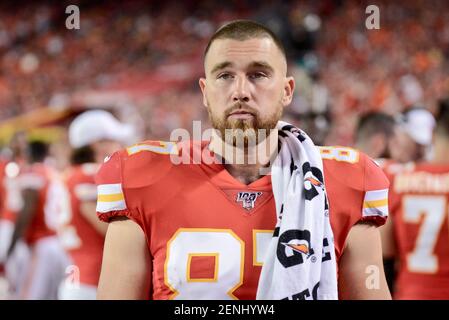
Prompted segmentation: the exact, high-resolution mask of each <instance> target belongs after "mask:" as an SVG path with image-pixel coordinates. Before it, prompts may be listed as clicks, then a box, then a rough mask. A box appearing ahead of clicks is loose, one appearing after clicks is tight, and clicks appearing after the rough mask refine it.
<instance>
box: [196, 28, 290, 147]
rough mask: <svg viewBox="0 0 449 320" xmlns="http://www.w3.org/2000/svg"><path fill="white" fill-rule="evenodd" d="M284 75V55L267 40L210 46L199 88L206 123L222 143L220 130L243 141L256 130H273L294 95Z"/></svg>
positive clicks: (222, 42)
mask: <svg viewBox="0 0 449 320" xmlns="http://www.w3.org/2000/svg"><path fill="white" fill-rule="evenodd" d="M286 72H287V63H286V61H285V57H284V55H283V54H282V52H281V51H280V49H279V48H278V47H277V46H276V44H275V43H274V41H273V40H272V39H270V38H268V37H263V38H255V39H249V40H245V41H238V40H232V39H219V40H215V41H214V42H213V43H212V45H211V46H210V48H209V52H208V53H207V56H206V59H205V74H206V78H201V79H200V82H199V83H200V87H201V90H202V92H203V103H204V105H205V107H206V108H207V110H208V112H209V118H210V120H211V122H212V125H213V127H214V128H215V129H218V130H219V131H220V133H221V134H222V139H223V140H225V138H224V137H225V135H224V134H225V130H226V129H233V130H232V131H231V134H232V135H234V134H235V135H238V133H239V132H240V133H241V132H243V133H244V139H245V141H247V138H248V136H251V135H254V134H257V132H258V130H260V129H265V130H270V129H273V128H274V127H275V126H276V123H277V122H278V120H279V119H280V117H281V116H282V110H283V108H284V107H285V106H287V105H289V104H290V102H291V99H292V93H293V90H294V80H293V78H291V77H286ZM236 129H241V131H239V130H236ZM251 129H254V130H255V131H253V130H251ZM266 134H267V135H268V134H269V132H268V131H267V132H266ZM256 140H257V136H256ZM234 145H235V136H234Z"/></svg>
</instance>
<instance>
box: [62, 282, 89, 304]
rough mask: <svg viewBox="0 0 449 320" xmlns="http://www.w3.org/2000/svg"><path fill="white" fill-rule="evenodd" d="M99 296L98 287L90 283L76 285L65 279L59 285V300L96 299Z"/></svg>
mask: <svg viewBox="0 0 449 320" xmlns="http://www.w3.org/2000/svg"><path fill="white" fill-rule="evenodd" d="M96 298H97V287H95V286H91V285H88V284H82V283H80V284H78V285H74V284H73V283H70V282H69V281H63V282H62V283H61V285H60V286H59V290H58V299H59V300H95V299H96Z"/></svg>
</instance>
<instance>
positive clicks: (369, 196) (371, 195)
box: [364, 189, 388, 201]
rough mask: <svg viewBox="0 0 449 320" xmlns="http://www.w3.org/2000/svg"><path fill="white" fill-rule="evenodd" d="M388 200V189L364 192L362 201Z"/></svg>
mask: <svg viewBox="0 0 449 320" xmlns="http://www.w3.org/2000/svg"><path fill="white" fill-rule="evenodd" d="M387 198H388V189H382V190H371V191H366V192H365V200H364V201H376V200H384V199H387Z"/></svg>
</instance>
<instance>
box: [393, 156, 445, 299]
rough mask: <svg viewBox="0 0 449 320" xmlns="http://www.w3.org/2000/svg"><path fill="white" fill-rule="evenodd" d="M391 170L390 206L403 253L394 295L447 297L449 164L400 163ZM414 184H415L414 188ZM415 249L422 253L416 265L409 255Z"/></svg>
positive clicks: (399, 249) (397, 241)
mask: <svg viewBox="0 0 449 320" xmlns="http://www.w3.org/2000/svg"><path fill="white" fill-rule="evenodd" d="M401 169H402V170H401ZM392 171H393V173H391V172H392ZM389 172H390V174H391V179H392V180H391V181H392V182H391V188H390V212H391V215H392V219H393V226H394V233H395V234H394V236H395V240H396V246H397V250H398V259H399V272H398V278H397V283H396V286H395V298H396V299H448V298H449V228H448V226H449V221H448V215H449V212H448V208H449V205H448V204H449V192H448V191H447V190H449V187H448V184H447V182H448V181H449V165H432V164H425V163H423V164H418V165H416V166H410V165H409V166H402V167H400V166H398V165H396V166H395V167H394V168H393V169H390V170H389ZM423 177H428V179H422V178H423ZM444 177H445V178H444ZM404 179H407V180H404ZM417 179H420V180H417ZM413 181H415V182H413ZM424 181H428V182H429V183H427V184H426V183H425V182H424ZM443 181H445V182H443ZM412 185H414V186H415V187H413V188H410V186H412ZM404 186H408V187H406V188H408V190H407V189H404ZM435 186H440V187H441V190H440V191H439V192H438V190H435V189H434V187H435ZM444 186H445V187H444ZM430 197H432V198H430ZM423 201H424V202H423ZM437 203H439V204H437ZM405 206H407V210H408V211H407V210H406V207H405ZM414 208H418V209H414ZM417 252H421V254H418V255H416V253H417ZM413 255H415V256H417V257H418V262H417V263H418V265H416V262H415V263H413V262H410V261H409V259H410V258H411V257H413ZM431 259H435V265H434V267H433V266H432V264H429V260H431Z"/></svg>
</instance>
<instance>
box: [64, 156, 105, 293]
mask: <svg viewBox="0 0 449 320" xmlns="http://www.w3.org/2000/svg"><path fill="white" fill-rule="evenodd" d="M97 171H98V165H97V164H93V163H89V164H83V165H79V166H75V167H73V168H71V170H70V172H69V173H68V176H67V179H66V182H67V187H68V191H69V194H70V203H71V208H72V210H71V212H72V216H71V219H70V222H69V223H68V225H66V226H65V227H64V229H63V232H62V235H63V239H64V240H63V241H64V246H65V247H66V249H68V251H69V254H70V256H71V257H72V260H73V263H74V264H75V265H76V266H77V267H78V268H79V271H80V272H79V275H80V282H81V283H83V284H89V285H93V286H97V285H98V280H99V277H100V270H101V260H102V257H103V244H104V236H103V235H102V234H100V233H99V232H98V231H97V230H95V228H94V227H93V226H92V225H91V224H90V222H89V221H88V220H87V219H86V218H85V217H84V216H83V215H82V213H81V208H80V207H81V205H82V203H83V202H87V201H96V198H97V190H96V185H95V181H94V177H95V174H96V172H97Z"/></svg>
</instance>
